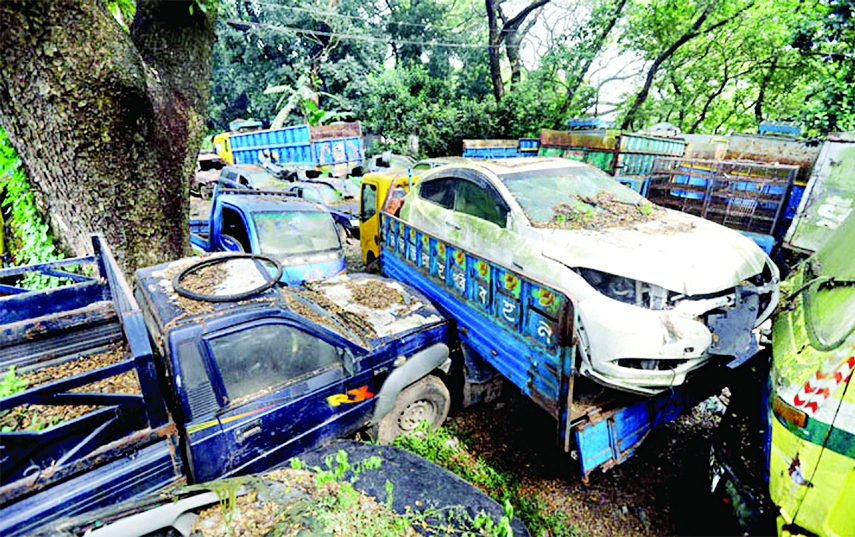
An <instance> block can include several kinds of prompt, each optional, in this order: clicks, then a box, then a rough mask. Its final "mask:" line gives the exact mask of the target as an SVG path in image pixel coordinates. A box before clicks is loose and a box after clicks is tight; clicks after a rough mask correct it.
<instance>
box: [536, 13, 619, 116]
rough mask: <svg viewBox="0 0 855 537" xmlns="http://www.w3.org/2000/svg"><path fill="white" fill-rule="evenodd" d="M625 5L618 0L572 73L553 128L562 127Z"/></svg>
mask: <svg viewBox="0 0 855 537" xmlns="http://www.w3.org/2000/svg"><path fill="white" fill-rule="evenodd" d="M625 5H626V0H618V3H617V5H616V6H615V8H614V10H612V12H611V14H610V15H609V18H608V20H607V21H606V24H605V25H604V26H603V28H602V30H601V31H600V33H599V34H597V36H596V38H595V39H594V42H593V43H591V46H590V48H589V50H587V51H586V52H585V54H586V57H585V59H584V61H583V62H582V65H581V67H580V68H579V70H578V71H577V72H576V73H574V74H573V75H571V77H570V84H569V85H568V86H567V96H566V97H565V99H564V104H562V105H561V110H560V111H559V112H558V123H556V124H555V126H554V127H553V128H555V129H560V128H561V127H562V126H563V121H564V114H566V113H567V110H569V109H570V104H571V103H572V102H573V97H575V96H576V92H577V91H578V90H579V86H581V85H582V81H583V80H585V75H586V74H588V70H589V69H590V68H591V64H593V63H594V60H595V59H596V58H597V56H599V54H600V51H601V50H602V49H603V45H604V44H605V43H606V39H607V38H608V37H609V34H610V33H611V32H612V29H613V28H614V27H615V24H617V21H618V20H619V19H620V16H621V13H622V12H623V8H624V6H625Z"/></svg>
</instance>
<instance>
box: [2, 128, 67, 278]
mask: <svg viewBox="0 0 855 537" xmlns="http://www.w3.org/2000/svg"><path fill="white" fill-rule="evenodd" d="M0 200H2V203H0V208H2V209H3V210H4V212H6V211H8V213H7V214H8V215H9V219H8V221H7V225H8V226H9V229H10V230H11V231H12V237H10V238H7V241H8V243H9V246H10V250H11V251H12V254H13V260H14V262H15V264H17V265H29V264H35V263H46V262H49V261H58V260H60V259H63V258H64V257H65V256H64V255H63V254H62V252H60V251H59V250H58V249H57V247H56V245H55V243H54V240H53V237H52V236H51V234H50V231H49V228H48V225H47V224H46V223H45V222H44V220H43V219H42V217H41V214H40V213H39V211H38V209H37V208H36V202H35V199H34V198H33V194H32V192H31V190H30V184H29V181H27V177H26V176H25V175H24V171H23V167H22V165H21V160H20V159H19V158H18V154H17V152H16V151H15V149H14V148H13V147H12V144H11V143H10V142H9V138H8V137H7V136H6V132H5V131H3V130H2V129H0ZM61 283H62V280H61V279H59V278H54V277H49V276H44V275H41V274H28V275H27V276H25V278H24V281H23V282H22V286H23V287H26V288H28V289H44V288H48V287H56V286H58V285H60V284H61Z"/></svg>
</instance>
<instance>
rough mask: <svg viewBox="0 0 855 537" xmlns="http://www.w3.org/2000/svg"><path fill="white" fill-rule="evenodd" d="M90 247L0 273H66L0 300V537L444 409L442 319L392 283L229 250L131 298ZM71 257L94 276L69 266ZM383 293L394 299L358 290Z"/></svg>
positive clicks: (181, 265) (161, 275) (170, 272)
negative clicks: (288, 280) (291, 281)
mask: <svg viewBox="0 0 855 537" xmlns="http://www.w3.org/2000/svg"><path fill="white" fill-rule="evenodd" d="M94 247H95V251H96V255H95V256H94V257H90V258H76V259H70V260H67V261H61V262H55V263H50V264H45V265H38V266H33V267H21V268H13V269H4V270H3V271H0V278H3V277H5V276H7V275H18V274H24V273H40V274H42V275H50V276H60V277H66V278H69V279H70V282H71V283H69V284H68V285H66V286H63V287H60V288H57V289H48V290H45V291H30V292H27V291H26V290H25V289H19V288H13V287H8V288H7V287H4V289H3V290H4V292H9V293H13V295H12V296H9V297H4V298H1V299H0V318H2V319H3V323H4V324H3V325H2V326H0V351H1V352H2V361H0V371H1V372H2V374H3V376H4V379H5V380H4V383H3V384H4V392H5V391H8V392H9V394H8V395H6V394H5V393H4V396H3V397H2V398H0V408H2V412H3V416H2V418H0V419H2V421H3V429H2V432H0V449H2V453H3V457H2V459H0V533H2V534H3V535H4V536H6V535H10V536H11V535H22V534H29V533H31V532H32V531H33V530H34V529H35V528H36V527H38V526H43V525H45V524H49V523H50V522H51V521H53V520H55V519H57V518H59V517H65V516H74V515H77V514H79V513H82V512H84V511H87V510H91V509H96V508H99V507H104V506H106V505H109V504H111V503H114V502H118V501H122V500H125V499H128V498H133V497H137V496H139V495H142V494H146V493H150V492H154V491H157V490H159V489H161V488H163V487H165V486H168V485H172V484H176V483H177V484H180V483H183V482H202V481H207V480H210V479H215V478H220V477H228V476H237V475H242V474H247V473H252V472H258V471H263V470H265V469H268V468H271V467H273V466H275V465H277V464H279V463H281V462H283V461H285V460H287V459H288V458H290V457H292V456H294V455H296V454H298V453H300V452H301V451H303V450H304V449H307V448H310V447H313V446H317V445H322V444H324V443H326V442H328V441H330V440H332V439H334V438H337V437H342V436H347V435H349V434H352V433H354V432H355V431H357V430H359V429H362V428H364V427H367V426H371V427H372V428H373V430H375V431H376V434H377V436H378V438H379V439H381V440H384V441H389V440H391V439H392V438H394V437H395V436H396V435H397V434H398V433H400V432H402V431H407V430H410V429H412V428H414V427H415V425H416V422H417V421H418V420H419V419H425V420H427V421H428V422H430V423H433V424H435V425H438V424H439V423H440V422H442V420H443V419H444V418H445V415H446V413H447V411H448V404H449V397H448V391H447V389H446V387H445V384H444V382H443V379H444V378H445V376H446V372H447V371H448V368H449V366H450V361H449V358H448V356H449V348H448V339H447V338H448V335H449V333H448V332H449V331H448V326H447V322H446V321H445V320H444V319H442V318H441V317H440V316H439V315H438V312H437V311H436V310H435V309H434V308H433V307H432V306H430V304H429V303H428V302H427V300H426V299H425V298H424V297H422V296H420V295H419V294H418V293H417V292H415V291H411V290H409V289H407V288H406V287H405V286H402V285H401V284H399V283H397V282H390V281H388V280H384V279H382V278H377V277H371V276H362V277H346V276H343V277H341V278H338V279H336V280H335V281H328V282H324V283H321V284H318V285H317V286H313V287H311V288H299V289H298V288H287V287H280V286H277V285H276V278H275V277H271V275H270V273H269V269H271V268H272V269H274V270H278V268H279V267H278V265H277V264H276V262H275V260H274V259H271V258H267V259H260V258H259V257H258V256H252V257H246V256H240V257H238V258H237V259H235V258H234V257H235V256H234V255H233V254H230V255H229V257H226V258H223V257H214V258H208V259H203V260H201V261H200V259H199V258H189V259H183V260H179V261H175V262H172V263H167V264H164V265H159V266H156V267H150V268H146V269H142V270H140V271H138V272H137V273H136V287H135V292H134V295H132V294H131V291H130V288H129V286H128V284H127V282H126V281H125V279H124V277H123V275H122V274H121V272H120V271H119V269H118V268H117V265H116V263H115V261H114V260H113V258H112V256H111V255H110V252H109V249H108V248H107V247H106V245H104V243H103V241H101V240H95V241H94ZM81 264H94V265H95V269H94V272H93V274H92V275H91V276H82V275H80V274H69V273H65V272H63V271H62V270H61V268H62V267H64V266H69V265H81ZM368 290H370V291H371V292H370V293H367V294H360V292H365V291H368ZM375 294H376V295H377V296H382V297H384V299H385V300H386V302H381V303H378V302H377V301H376V300H375V301H371V302H366V299H365V296H374V295H375ZM188 297H195V298H188ZM152 345H153V347H152ZM13 367H14V368H15V369H14V370H12V368H13Z"/></svg>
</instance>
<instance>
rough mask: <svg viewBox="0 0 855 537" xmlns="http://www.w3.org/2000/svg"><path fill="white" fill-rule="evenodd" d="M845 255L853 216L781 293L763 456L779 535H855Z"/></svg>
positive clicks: (854, 240)
mask: <svg viewBox="0 0 855 537" xmlns="http://www.w3.org/2000/svg"><path fill="white" fill-rule="evenodd" d="M853 252H855V214H852V215H850V216H849V217H848V218H847V219H846V220H845V221H844V222H843V223H842V224H841V225H840V227H839V228H838V229H837V231H836V232H835V233H834V234H833V235H832V236H831V237H830V238H829V239H828V240H827V242H826V243H825V244H824V245H823V246H822V247H821V248H819V249H818V250H817V252H816V254H815V255H814V256H813V257H812V258H811V259H809V260H808V261H807V262H806V263H803V264H802V265H800V266H799V267H798V269H797V270H796V271H795V273H794V274H793V275H792V276H791V277H790V278H789V279H788V280H787V282H785V284H784V285H783V286H782V288H781V294H782V296H784V297H787V296H789V297H790V298H789V300H782V302H781V305H782V307H781V311H780V312H779V313H778V316H777V317H776V319H775V323H774V326H773V333H772V336H773V337H772V343H773V345H772V355H773V358H772V372H771V381H772V386H771V390H772V391H771V397H770V399H771V401H770V406H771V416H770V421H771V429H772V435H771V445H770V450H769V494H770V498H771V500H772V502H773V503H774V504H775V505H776V506H777V510H778V518H777V525H778V533H779V535H785V536H787V535H789V536H795V535H803V536H814V535H817V536H840V537H842V536H844V535H855V386H853V385H852V372H853V368H855V285H853V283H855V257H853Z"/></svg>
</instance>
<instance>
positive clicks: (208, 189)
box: [199, 185, 214, 200]
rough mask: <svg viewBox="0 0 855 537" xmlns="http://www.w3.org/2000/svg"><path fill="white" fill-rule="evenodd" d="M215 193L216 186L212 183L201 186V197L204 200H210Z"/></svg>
mask: <svg viewBox="0 0 855 537" xmlns="http://www.w3.org/2000/svg"><path fill="white" fill-rule="evenodd" d="M213 195H214V187H212V186H211V185H200V186H199V197H200V198H202V199H203V200H209V199H211V197H212V196H213Z"/></svg>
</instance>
